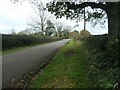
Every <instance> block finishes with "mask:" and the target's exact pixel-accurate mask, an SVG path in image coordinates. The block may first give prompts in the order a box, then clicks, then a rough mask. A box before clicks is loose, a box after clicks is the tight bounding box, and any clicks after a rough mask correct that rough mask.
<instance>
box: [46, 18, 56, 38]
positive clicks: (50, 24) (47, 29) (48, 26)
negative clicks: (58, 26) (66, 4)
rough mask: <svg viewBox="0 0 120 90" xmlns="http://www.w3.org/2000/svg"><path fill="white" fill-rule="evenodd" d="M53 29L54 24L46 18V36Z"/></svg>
mask: <svg viewBox="0 0 120 90" xmlns="http://www.w3.org/2000/svg"><path fill="white" fill-rule="evenodd" d="M54 31H55V26H54V24H53V23H52V22H51V21H50V20H47V27H46V30H45V34H46V35H47V36H51V35H52V34H53V33H54Z"/></svg>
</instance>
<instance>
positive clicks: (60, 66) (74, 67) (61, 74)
mask: <svg viewBox="0 0 120 90" xmlns="http://www.w3.org/2000/svg"><path fill="white" fill-rule="evenodd" d="M85 53H86V52H85V47H84V43H82V42H78V41H75V40H71V41H70V42H69V43H68V44H67V45H65V46H64V47H62V48H61V50H60V51H59V52H58V53H57V54H56V56H54V57H53V60H52V61H51V62H50V64H49V65H48V66H47V67H45V68H44V69H43V70H42V71H41V72H40V73H39V74H38V75H37V76H35V77H34V78H33V80H32V81H31V82H32V83H31V84H30V85H29V87H30V88H93V87H94V85H93V83H92V82H91V81H90V80H89V77H88V75H87V73H88V70H89V67H88V65H87V62H86V54H85Z"/></svg>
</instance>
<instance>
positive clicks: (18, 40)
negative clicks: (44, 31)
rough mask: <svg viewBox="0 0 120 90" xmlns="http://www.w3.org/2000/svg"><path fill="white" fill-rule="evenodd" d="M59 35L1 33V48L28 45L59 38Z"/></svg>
mask: <svg viewBox="0 0 120 90" xmlns="http://www.w3.org/2000/svg"><path fill="white" fill-rule="evenodd" d="M60 39H61V38H59V37H52V36H44V37H43V36H40V37H35V36H30V35H6V34H2V50H7V49H12V48H17V47H24V46H30V45H35V44H42V43H46V42H52V41H57V40H60Z"/></svg>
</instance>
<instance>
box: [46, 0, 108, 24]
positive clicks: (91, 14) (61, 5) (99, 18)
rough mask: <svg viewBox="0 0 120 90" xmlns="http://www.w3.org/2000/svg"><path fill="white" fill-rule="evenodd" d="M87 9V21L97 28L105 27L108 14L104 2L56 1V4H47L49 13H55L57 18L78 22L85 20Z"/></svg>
mask: <svg viewBox="0 0 120 90" xmlns="http://www.w3.org/2000/svg"><path fill="white" fill-rule="evenodd" d="M79 1H81V2H79ZM82 4H83V5H82ZM88 6H89V7H88ZM99 6H101V7H99ZM85 7H86V9H85V10H86V11H85V12H86V19H85V21H89V22H91V24H92V25H93V26H95V25H96V24H100V25H101V26H104V23H105V22H106V17H107V15H106V12H105V11H104V7H105V4H104V3H102V2H98V3H96V2H88V3H87V2H84V1H82V0H76V1H74V2H71V1H67V2H59V1H55V2H50V3H47V9H48V11H50V12H51V13H53V14H54V15H55V16H56V18H61V17H64V16H65V17H66V18H67V19H73V20H76V21H77V22H78V21H80V20H81V19H83V18H84V8H85ZM91 7H92V8H91ZM98 8H99V9H98ZM100 8H101V9H100ZM92 9H93V10H92Z"/></svg>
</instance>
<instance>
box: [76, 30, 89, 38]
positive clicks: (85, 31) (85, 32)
mask: <svg viewBox="0 0 120 90" xmlns="http://www.w3.org/2000/svg"><path fill="white" fill-rule="evenodd" d="M90 35H91V34H90V32H89V31H87V30H82V31H80V34H79V36H78V39H79V40H83V39H85V38H87V37H89V36H90Z"/></svg>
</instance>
